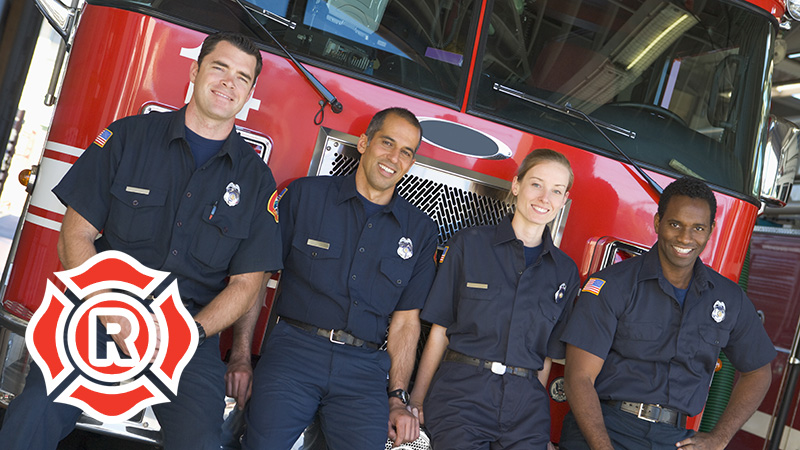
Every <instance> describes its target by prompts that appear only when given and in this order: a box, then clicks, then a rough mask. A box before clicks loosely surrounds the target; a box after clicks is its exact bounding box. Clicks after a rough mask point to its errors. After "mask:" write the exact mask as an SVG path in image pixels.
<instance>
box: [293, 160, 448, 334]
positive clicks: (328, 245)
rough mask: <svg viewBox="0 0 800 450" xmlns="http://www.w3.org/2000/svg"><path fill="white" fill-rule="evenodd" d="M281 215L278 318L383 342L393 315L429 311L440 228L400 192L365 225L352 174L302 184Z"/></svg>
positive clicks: (298, 182) (296, 186)
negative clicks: (406, 311)
mask: <svg viewBox="0 0 800 450" xmlns="http://www.w3.org/2000/svg"><path fill="white" fill-rule="evenodd" d="M279 208H280V218H281V234H282V236H283V257H284V264H285V266H286V267H285V269H284V271H283V274H282V275H281V293H280V298H279V299H278V301H277V311H278V314H279V315H281V316H285V317H288V318H291V319H294V320H299V321H302V322H306V323H309V324H312V325H314V326H317V327H320V328H327V329H337V330H338V329H341V330H345V331H347V332H349V333H351V334H353V335H354V336H356V337H358V338H361V339H364V340H367V341H371V342H383V339H384V336H385V333H386V327H387V324H388V317H389V315H390V314H391V313H392V312H393V311H395V310H410V309H421V308H422V306H423V305H424V304H425V298H426V297H427V296H428V290H429V289H430V286H431V283H432V282H433V277H434V274H435V264H434V260H433V258H434V254H435V252H436V239H437V229H436V225H435V224H434V222H433V221H432V220H431V219H430V218H429V217H428V216H426V215H425V214H424V213H423V212H422V211H420V210H419V209H417V208H416V207H415V206H413V205H411V204H410V203H408V201H406V200H405V199H404V198H403V197H401V196H399V195H397V192H395V194H394V196H393V197H392V200H391V201H390V202H389V204H388V205H386V206H385V207H383V208H382V209H381V211H379V212H378V213H376V214H375V215H374V216H372V217H369V218H367V217H366V215H365V213H364V205H363V203H362V202H361V200H360V199H359V198H358V195H357V191H356V182H355V175H354V174H353V175H350V176H347V177H330V176H321V177H309V178H301V179H298V180H295V181H294V182H292V184H290V185H289V188H288V190H287V191H286V193H285V194H284V195H283V197H282V198H281V201H280V207H279Z"/></svg>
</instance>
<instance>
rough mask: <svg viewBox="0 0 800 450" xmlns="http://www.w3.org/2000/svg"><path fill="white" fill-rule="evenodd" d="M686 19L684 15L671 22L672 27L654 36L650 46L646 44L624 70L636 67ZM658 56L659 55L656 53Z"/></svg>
mask: <svg viewBox="0 0 800 450" xmlns="http://www.w3.org/2000/svg"><path fill="white" fill-rule="evenodd" d="M688 18H689V16H688V15H686V16H681V17H680V18H678V20H676V21H675V22H673V23H672V25H670V26H669V27H667V29H666V30H664V31H662V32H661V34H659V35H658V36H656V37H655V39H653V40H652V41H651V42H650V44H648V45H647V47H645V48H644V50H642V52H641V53H639V54H638V55H637V56H636V58H634V59H633V61H631V63H630V64H628V67H626V68H625V70H631V67H633V66H635V65H636V63H637V62H639V60H641V59H642V58H643V57H644V56H645V55H647V54H648V53H649V52H650V50H652V49H653V47H655V46H656V45H658V44H659V43H660V42H661V40H662V39H664V37H666V36H669V35H670V32H671V31H672V30H673V29H674V28H675V27H677V26H678V25H680V24H681V23H682V22H683V21H684V20H686V19H688ZM677 36H680V34H677ZM672 41H674V39H670V43H672ZM658 54H660V53H658Z"/></svg>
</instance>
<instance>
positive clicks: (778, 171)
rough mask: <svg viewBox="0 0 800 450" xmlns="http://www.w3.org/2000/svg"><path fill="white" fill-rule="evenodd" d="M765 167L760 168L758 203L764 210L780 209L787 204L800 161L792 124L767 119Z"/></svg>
mask: <svg viewBox="0 0 800 450" xmlns="http://www.w3.org/2000/svg"><path fill="white" fill-rule="evenodd" d="M767 133H768V134H767V145H766V149H765V151H764V165H763V166H762V168H761V200H762V201H764V203H766V204H767V206H776V207H783V206H786V202H788V201H789V194H791V192H792V184H794V177H795V175H796V174H797V167H798V158H800V128H798V126H797V125H795V124H794V123H792V122H789V121H788V120H786V119H784V118H782V117H776V116H772V115H771V116H769V129H768V131H767Z"/></svg>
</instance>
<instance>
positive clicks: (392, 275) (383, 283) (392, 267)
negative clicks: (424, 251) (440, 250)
mask: <svg viewBox="0 0 800 450" xmlns="http://www.w3.org/2000/svg"><path fill="white" fill-rule="evenodd" d="M412 261H414V260H413V259H410V260H404V259H401V258H399V257H398V256H397V255H394V256H390V257H388V258H382V259H381V260H380V262H379V271H380V273H379V275H378V276H377V278H376V279H375V283H374V284H373V285H372V289H371V292H372V295H371V296H370V301H371V302H374V303H375V304H374V305H373V306H375V308H376V309H377V310H378V312H379V313H380V314H390V313H391V312H392V311H394V308H395V306H397V303H398V302H399V301H400V295H401V294H402V293H403V289H405V287H406V286H408V282H409V281H410V278H411V274H412V273H413V271H414V265H413V264H414V263H413V262H412Z"/></svg>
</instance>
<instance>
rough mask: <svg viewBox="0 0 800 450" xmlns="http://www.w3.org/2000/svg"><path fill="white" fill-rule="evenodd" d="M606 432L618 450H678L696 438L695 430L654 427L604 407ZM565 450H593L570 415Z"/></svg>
mask: <svg viewBox="0 0 800 450" xmlns="http://www.w3.org/2000/svg"><path fill="white" fill-rule="evenodd" d="M600 407H601V409H602V410H603V420H604V421H605V424H606V431H608V436H609V438H611V444H612V445H613V446H614V448H615V449H616V450H648V449H649V450H675V444H676V443H677V442H679V441H681V440H683V439H686V438H687V437H689V436H692V435H694V431H693V430H687V429H685V428H677V427H673V426H672V425H669V424H666V423H652V422H648V421H646V420H642V419H639V418H638V417H636V416H634V415H633V414H631V413H627V412H624V411H620V410H618V409H616V408H614V407H612V406H609V405H606V404H603V403H601V404H600ZM558 446H559V449H561V450H589V444H587V443H586V439H584V437H583V434H581V430H580V429H579V428H578V422H576V421H575V416H574V415H572V412H569V413H568V414H567V415H566V416H565V417H564V424H563V426H562V428H561V440H560V441H559V443H558Z"/></svg>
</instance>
